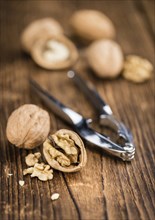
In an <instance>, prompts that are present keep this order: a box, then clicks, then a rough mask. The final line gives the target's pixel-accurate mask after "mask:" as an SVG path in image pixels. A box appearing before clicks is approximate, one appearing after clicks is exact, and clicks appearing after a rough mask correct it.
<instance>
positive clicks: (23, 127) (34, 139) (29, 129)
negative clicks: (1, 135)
mask: <svg viewBox="0 0 155 220" xmlns="http://www.w3.org/2000/svg"><path fill="white" fill-rule="evenodd" d="M49 131H50V118H49V114H48V113H47V112H46V111H45V110H43V109H41V108H39V107H38V106H36V105H33V104H25V105H22V106H20V107H19V108H18V109H16V110H15V111H13V112H12V114H11V115H10V117H9V119H8V122H7V127H6V135H7V138H8V140H9V141H10V142H11V143H12V144H14V145H16V146H17V147H19V148H26V149H32V148H35V147H37V146H39V145H40V144H42V143H43V142H44V140H45V139H46V138H47V136H48V134H49Z"/></svg>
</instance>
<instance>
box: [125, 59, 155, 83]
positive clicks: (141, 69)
mask: <svg viewBox="0 0 155 220" xmlns="http://www.w3.org/2000/svg"><path fill="white" fill-rule="evenodd" d="M152 71H153V65H152V64H151V63H150V62H149V61H148V60H146V59H144V58H141V57H139V56H136V55H129V56H127V57H126V60H125V62H124V71H123V77H124V78H126V79H127V80H130V81H133V82H135V83H141V82H144V81H146V80H148V79H150V78H151V76H152Z"/></svg>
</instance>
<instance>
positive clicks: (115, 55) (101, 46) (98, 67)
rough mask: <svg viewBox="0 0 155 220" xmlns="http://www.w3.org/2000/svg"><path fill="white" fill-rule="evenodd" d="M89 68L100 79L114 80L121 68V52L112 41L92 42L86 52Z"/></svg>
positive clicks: (117, 45)
mask: <svg viewBox="0 0 155 220" xmlns="http://www.w3.org/2000/svg"><path fill="white" fill-rule="evenodd" d="M86 57H87V61H88V64H89V66H90V67H91V68H92V69H93V70H94V73H95V74H96V75H97V76H99V77H101V78H115V77H117V76H118V75H119V74H120V73H121V70H122V68H123V63H124V58H123V52H122V49H121V47H120V46H119V44H117V43H116V42H115V41H112V40H98V41H94V42H93V43H92V44H91V45H90V46H89V48H88V49H87V52H86Z"/></svg>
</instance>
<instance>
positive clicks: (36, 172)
mask: <svg viewBox="0 0 155 220" xmlns="http://www.w3.org/2000/svg"><path fill="white" fill-rule="evenodd" d="M27 174H31V177H38V179H39V180H41V181H47V180H51V179H53V170H52V169H50V166H49V165H46V164H44V163H36V164H35V165H34V167H29V168H27V169H25V170H24V171H23V175H27Z"/></svg>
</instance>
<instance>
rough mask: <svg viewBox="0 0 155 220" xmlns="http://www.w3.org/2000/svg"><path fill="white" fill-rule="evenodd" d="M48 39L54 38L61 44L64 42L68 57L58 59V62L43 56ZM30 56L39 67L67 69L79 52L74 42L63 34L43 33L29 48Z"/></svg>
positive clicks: (73, 62) (75, 59)
mask: <svg viewBox="0 0 155 220" xmlns="http://www.w3.org/2000/svg"><path fill="white" fill-rule="evenodd" d="M50 40H56V41H58V42H60V43H62V44H64V45H65V46H66V47H67V48H68V49H69V53H70V55H69V57H68V58H67V59H66V60H63V61H59V62H54V63H52V62H49V61H47V60H45V59H44V58H43V50H44V48H45V47H46V43H47V42H48V41H50ZM31 56H32V58H33V60H34V61H35V62H36V63H37V64H38V65H39V66H41V67H43V68H45V69H49V70H61V69H67V68H69V67H71V66H73V65H74V64H75V62H76V61H77V59H78V57H79V54H78V50H77V48H76V47H75V45H74V43H72V41H70V40H69V39H68V38H67V37H65V36H64V35H59V36H55V35H51V34H48V35H45V36H42V37H41V38H40V39H38V40H37V41H36V42H35V44H34V45H33V48H32V50H31Z"/></svg>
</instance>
